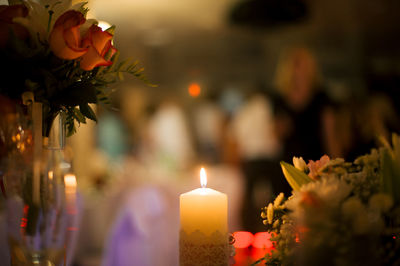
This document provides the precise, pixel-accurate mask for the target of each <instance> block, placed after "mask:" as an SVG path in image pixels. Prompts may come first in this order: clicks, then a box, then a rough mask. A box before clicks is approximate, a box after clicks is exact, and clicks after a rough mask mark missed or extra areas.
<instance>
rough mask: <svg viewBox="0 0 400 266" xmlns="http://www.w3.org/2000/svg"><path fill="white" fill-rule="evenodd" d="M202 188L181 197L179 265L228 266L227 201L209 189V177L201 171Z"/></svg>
mask: <svg viewBox="0 0 400 266" xmlns="http://www.w3.org/2000/svg"><path fill="white" fill-rule="evenodd" d="M200 183H201V188H198V189H195V190H192V191H190V192H187V193H184V194H182V195H181V196H180V220H181V231H180V241H179V252H180V254H179V255H180V265H181V266H185V265H191V266H196V265H215V266H217V265H224V266H226V265H228V258H229V256H228V255H229V254H228V240H229V239H228V218H227V215H228V211H227V210H228V198H227V196H226V194H224V193H221V192H218V191H216V190H214V189H211V188H206V185H207V176H206V172H205V170H204V168H202V169H201V170H200Z"/></svg>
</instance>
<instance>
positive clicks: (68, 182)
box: [64, 174, 76, 194]
mask: <svg viewBox="0 0 400 266" xmlns="http://www.w3.org/2000/svg"><path fill="white" fill-rule="evenodd" d="M64 184H65V192H66V193H71V194H75V193H76V177H75V175H72V174H66V175H65V176H64Z"/></svg>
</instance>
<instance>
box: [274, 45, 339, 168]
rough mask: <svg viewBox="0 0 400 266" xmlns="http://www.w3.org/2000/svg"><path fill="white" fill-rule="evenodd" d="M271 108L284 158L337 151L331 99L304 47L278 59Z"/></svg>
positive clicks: (292, 50) (315, 158) (314, 155)
mask: <svg viewBox="0 0 400 266" xmlns="http://www.w3.org/2000/svg"><path fill="white" fill-rule="evenodd" d="M275 85H276V87H277V91H278V95H277V97H276V99H275V101H274V102H275V104H274V109H275V117H276V130H277V135H278V136H279V137H280V140H281V141H282V144H283V147H284V148H283V156H282V157H283V158H282V159H283V160H284V161H287V162H290V163H291V162H292V158H293V156H297V157H298V156H301V157H303V158H304V159H305V160H306V162H308V160H317V159H319V158H320V157H321V156H322V155H324V154H328V155H330V156H333V157H335V156H336V155H338V154H339V153H340V151H338V150H335V149H337V147H339V146H340V145H339V146H338V145H337V144H336V143H335V136H334V134H335V133H334V132H335V131H334V127H335V118H334V117H335V116H334V108H333V103H332V101H331V100H330V99H329V98H328V96H327V94H326V93H325V92H324V89H323V88H322V86H321V82H320V76H319V73H318V68H317V64H316V60H315V59H314V57H313V55H312V54H311V53H310V52H309V51H308V50H307V49H305V48H292V49H291V50H288V51H287V52H286V53H284V54H283V55H282V57H281V60H280V61H279V64H278V67H277V72H276V79H275Z"/></svg>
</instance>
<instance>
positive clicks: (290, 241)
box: [259, 135, 400, 266]
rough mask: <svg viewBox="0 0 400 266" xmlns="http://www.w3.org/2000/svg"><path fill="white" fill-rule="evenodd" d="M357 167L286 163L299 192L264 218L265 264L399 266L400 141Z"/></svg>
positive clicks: (336, 161)
mask: <svg viewBox="0 0 400 266" xmlns="http://www.w3.org/2000/svg"><path fill="white" fill-rule="evenodd" d="M384 144H385V145H384V146H383V147H381V148H379V149H373V150H372V151H371V153H370V154H366V155H363V156H361V157H358V158H357V159H356V160H355V161H354V162H346V161H344V160H343V159H334V160H331V159H330V158H329V157H328V156H326V155H325V156H323V157H322V158H321V159H320V160H319V161H316V162H314V161H310V162H309V163H308V164H306V163H305V161H304V160H303V159H302V158H301V157H300V158H296V157H294V158H293V164H294V166H293V165H290V164H288V163H285V162H281V166H282V170H283V173H284V176H285V178H286V179H287V181H288V182H289V184H290V185H291V187H292V188H293V193H292V195H291V196H290V197H289V198H288V199H286V200H285V198H284V195H283V193H281V194H280V195H279V196H278V197H277V198H276V199H275V201H274V202H273V203H269V205H268V206H267V207H265V208H264V209H263V211H262V213H261V217H262V218H263V222H264V224H265V225H266V226H267V228H268V230H269V231H270V232H271V233H272V234H273V235H274V237H273V238H272V240H273V241H274V242H273V243H274V248H275V249H274V250H273V251H272V252H271V253H270V254H267V255H266V256H265V257H264V258H263V259H261V260H260V261H259V263H265V265H340V266H343V265H400V205H399V204H400V137H399V136H397V135H393V137H392V146H391V145H389V144H388V142H384Z"/></svg>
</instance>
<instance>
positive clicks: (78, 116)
mask: <svg viewBox="0 0 400 266" xmlns="http://www.w3.org/2000/svg"><path fill="white" fill-rule="evenodd" d="M74 117H75V118H76V120H77V121H78V122H79V123H84V124H85V123H86V118H85V116H84V115H83V114H82V113H81V112H80V111H79V109H78V108H74Z"/></svg>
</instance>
